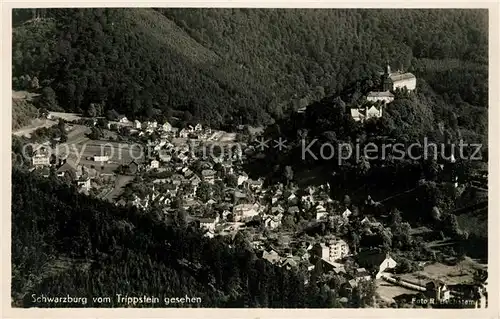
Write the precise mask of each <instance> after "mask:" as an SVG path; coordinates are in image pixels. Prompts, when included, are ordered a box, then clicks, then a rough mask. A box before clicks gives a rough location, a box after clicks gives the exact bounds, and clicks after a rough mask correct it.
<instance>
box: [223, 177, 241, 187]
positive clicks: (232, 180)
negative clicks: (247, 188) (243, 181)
mask: <svg viewBox="0 0 500 319" xmlns="http://www.w3.org/2000/svg"><path fill="white" fill-rule="evenodd" d="M226 184H227V185H228V186H229V187H237V186H238V177H237V176H236V175H234V174H229V175H227V176H226Z"/></svg>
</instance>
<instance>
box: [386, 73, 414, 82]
mask: <svg viewBox="0 0 500 319" xmlns="http://www.w3.org/2000/svg"><path fill="white" fill-rule="evenodd" d="M389 78H390V79H391V80H392V81H394V82H396V81H402V80H406V79H412V78H415V75H413V74H412V73H398V72H396V73H391V74H390V75H389Z"/></svg>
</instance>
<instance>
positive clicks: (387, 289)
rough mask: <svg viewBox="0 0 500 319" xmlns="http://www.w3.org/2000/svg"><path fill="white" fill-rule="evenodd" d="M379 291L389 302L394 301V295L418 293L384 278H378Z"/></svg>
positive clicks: (382, 297) (381, 296) (383, 298)
mask: <svg viewBox="0 0 500 319" xmlns="http://www.w3.org/2000/svg"><path fill="white" fill-rule="evenodd" d="M376 284H377V293H378V295H379V296H380V298H381V299H382V300H384V301H387V302H389V303H391V302H393V301H394V297H396V296H399V295H403V294H415V293H417V292H416V291H414V290H410V289H406V288H404V287H401V286H396V285H393V284H391V283H389V282H387V281H384V280H383V279H377V280H376Z"/></svg>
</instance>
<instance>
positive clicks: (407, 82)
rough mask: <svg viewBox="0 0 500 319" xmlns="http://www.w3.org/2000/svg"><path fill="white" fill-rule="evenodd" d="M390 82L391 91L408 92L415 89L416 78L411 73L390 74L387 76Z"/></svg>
mask: <svg viewBox="0 0 500 319" xmlns="http://www.w3.org/2000/svg"><path fill="white" fill-rule="evenodd" d="M389 78H390V80H391V81H392V89H393V90H396V89H402V88H405V87H406V89H407V90H408V91H413V90H415V88H416V87H417V78H416V77H415V75H413V74H412V73H403V72H401V71H398V72H394V73H391V75H390V76H389Z"/></svg>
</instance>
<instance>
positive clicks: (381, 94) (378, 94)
mask: <svg viewBox="0 0 500 319" xmlns="http://www.w3.org/2000/svg"><path fill="white" fill-rule="evenodd" d="M368 96H369V97H394V94H392V93H391V92H389V91H385V92H370V93H368Z"/></svg>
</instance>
